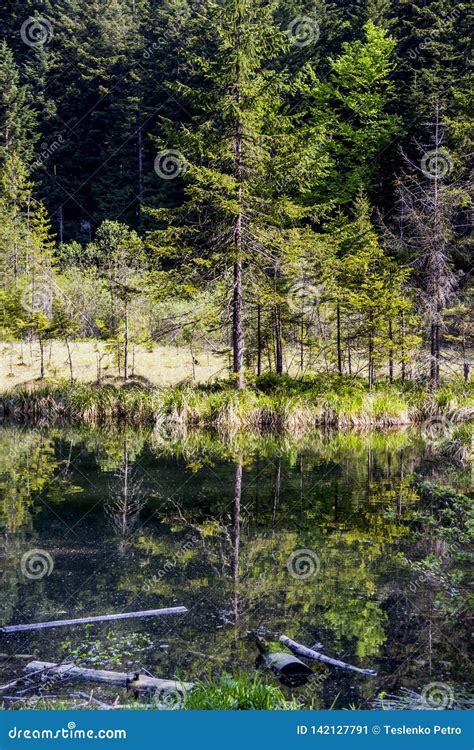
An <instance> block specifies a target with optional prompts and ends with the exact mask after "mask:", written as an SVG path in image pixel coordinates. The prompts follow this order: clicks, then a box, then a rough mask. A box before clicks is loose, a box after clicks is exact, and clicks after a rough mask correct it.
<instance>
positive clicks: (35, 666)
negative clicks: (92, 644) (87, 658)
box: [24, 661, 193, 695]
mask: <svg viewBox="0 0 474 750" xmlns="http://www.w3.org/2000/svg"><path fill="white" fill-rule="evenodd" d="M24 672H26V673H27V674H32V675H33V674H39V673H41V675H42V677H46V678H56V679H58V680H84V681H85V682H97V683H100V684H102V685H110V686H111V687H116V688H127V689H129V690H134V691H135V692H147V691H157V692H160V693H163V694H164V695H166V694H169V693H185V692H186V691H187V690H191V689H192V688H193V683H192V682H181V681H180V680H163V679H160V678H159V677H148V675H145V674H140V673H139V672H131V673H129V674H127V672H109V671H106V670H105V669H89V668H87V667H79V666H77V665H76V664H61V665H59V666H58V665H57V664H54V662H47V661H32V662H30V663H29V664H27V665H26V667H25V668H24Z"/></svg>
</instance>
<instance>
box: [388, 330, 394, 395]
mask: <svg viewBox="0 0 474 750" xmlns="http://www.w3.org/2000/svg"><path fill="white" fill-rule="evenodd" d="M388 338H389V339H390V350H389V352H388V378H389V381H390V382H391V383H393V326H392V321H390V322H389V324H388Z"/></svg>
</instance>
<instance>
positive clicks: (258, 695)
mask: <svg viewBox="0 0 474 750" xmlns="http://www.w3.org/2000/svg"><path fill="white" fill-rule="evenodd" d="M184 708H185V709H186V710H188V711H281V710H284V711H285V710H298V709H299V708H300V706H299V705H298V703H297V702H296V701H294V700H292V701H290V702H288V701H287V700H286V699H285V696H284V694H283V692H282V691H281V689H280V688H279V687H277V686H276V685H272V684H271V683H270V682H269V681H268V680H267V679H266V678H264V677H260V676H259V675H255V676H254V677H251V676H250V675H247V674H239V675H236V676H235V677H229V676H227V675H223V676H220V677H217V678H209V679H207V680H204V681H201V682H199V683H198V684H197V685H196V687H195V688H194V689H193V690H191V691H190V692H189V693H188V694H187V695H186V698H185V702H184Z"/></svg>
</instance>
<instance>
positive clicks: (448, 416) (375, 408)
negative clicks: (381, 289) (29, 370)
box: [0, 378, 474, 433]
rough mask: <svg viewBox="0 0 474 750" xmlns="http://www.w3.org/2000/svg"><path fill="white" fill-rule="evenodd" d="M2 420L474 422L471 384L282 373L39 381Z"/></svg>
mask: <svg viewBox="0 0 474 750" xmlns="http://www.w3.org/2000/svg"><path fill="white" fill-rule="evenodd" d="M0 418H1V419H2V420H4V421H17V422H33V423H37V422H45V423H51V424H55V423H65V424H81V423H83V424H88V425H111V424H118V425H121V424H127V425H131V426H159V425H161V426H165V427H169V428H210V429H216V430H219V431H227V432H229V431H239V430H252V431H255V432H277V433H278V432H281V433H287V432H298V431H303V430H310V429H312V428H318V429H320V428H321V427H323V428H324V427H330V428H336V429H348V428H362V429H364V428H366V429H380V428H389V427H406V426H410V425H413V426H418V427H423V426H424V425H426V423H428V424H433V425H436V423H444V422H446V423H448V424H451V425H457V424H461V423H464V422H468V421H470V420H473V419H474V388H473V386H472V384H470V383H463V382H460V381H450V382H448V383H446V384H444V385H442V386H441V387H440V388H439V389H438V390H437V391H435V392H432V391H430V390H428V389H427V388H426V387H422V386H418V385H414V384H407V383H403V384H401V383H394V384H388V383H379V384H377V386H376V387H375V388H374V389H373V390H372V391H369V390H368V389H367V386H366V385H365V384H363V383H362V382H359V381H355V382H348V381H347V380H343V381H334V380H332V381H329V380H327V381H324V380H323V379H321V378H313V379H304V380H293V379H290V378H282V379H281V381H276V382H273V383H271V384H270V385H268V384H265V382H264V381H262V384H258V383H253V384H251V385H250V386H249V387H247V388H245V389H243V390H242V391H236V390H235V389H234V388H232V386H231V385H230V384H229V383H218V384H213V385H209V386H203V385H188V384H187V385H183V386H175V387H167V388H156V387H153V388H150V387H144V386H143V385H141V384H140V383H137V382H127V383H123V382H121V383H117V382H115V383H106V384H102V385H97V384H84V383H69V382H60V383H51V382H47V381H39V382H38V381H37V382H35V383H34V384H33V386H32V384H31V383H30V384H27V386H26V387H23V388H19V387H16V388H14V389H12V390H10V391H7V392H4V393H3V394H0Z"/></svg>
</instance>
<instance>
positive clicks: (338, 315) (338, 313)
mask: <svg viewBox="0 0 474 750" xmlns="http://www.w3.org/2000/svg"><path fill="white" fill-rule="evenodd" d="M336 323H337V371H338V373H339V375H342V351H341V308H340V305H337V307H336Z"/></svg>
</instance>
